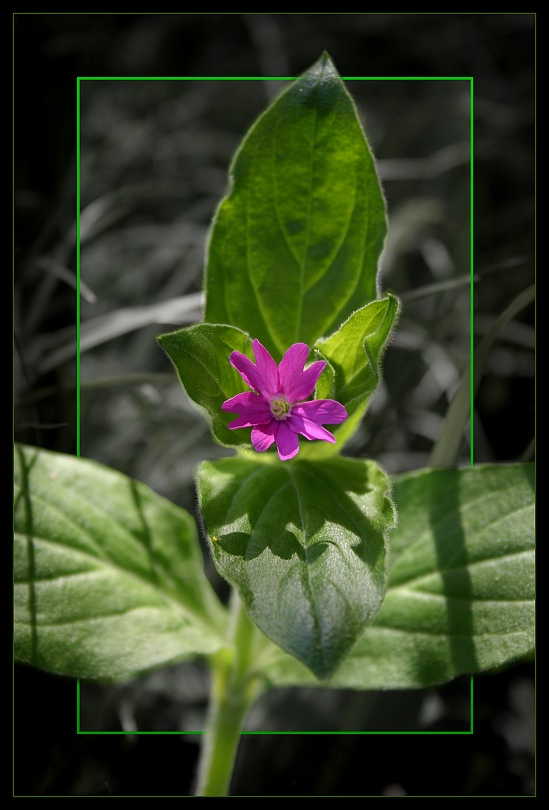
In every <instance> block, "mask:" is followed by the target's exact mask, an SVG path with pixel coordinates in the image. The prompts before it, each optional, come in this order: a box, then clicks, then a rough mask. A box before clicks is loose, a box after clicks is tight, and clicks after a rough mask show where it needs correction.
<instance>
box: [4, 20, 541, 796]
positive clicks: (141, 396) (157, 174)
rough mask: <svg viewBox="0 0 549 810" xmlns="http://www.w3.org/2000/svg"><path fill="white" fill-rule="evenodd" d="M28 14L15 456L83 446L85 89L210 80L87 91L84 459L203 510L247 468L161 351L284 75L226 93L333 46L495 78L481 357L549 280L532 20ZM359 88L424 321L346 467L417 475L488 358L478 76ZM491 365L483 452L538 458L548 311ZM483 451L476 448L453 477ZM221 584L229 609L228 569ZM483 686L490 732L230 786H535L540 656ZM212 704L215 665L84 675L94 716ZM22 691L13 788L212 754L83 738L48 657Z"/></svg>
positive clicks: (312, 710)
mask: <svg viewBox="0 0 549 810" xmlns="http://www.w3.org/2000/svg"><path fill="white" fill-rule="evenodd" d="M13 23H14V158H15V165H14V176H15V182H14V212H15V217H14V228H15V275H14V310H15V374H14V389H15V439H16V440H17V441H23V442H27V443H29V444H35V445H38V446H41V447H46V448H50V449H53V450H58V451H61V452H68V453H74V452H75V451H76V414H77V403H76V395H75V372H76V361H75V348H74V347H75V328H74V324H75V319H76V293H75V268H76V251H75V211H76V204H77V201H76V192H75V189H76V148H75V144H76V120H77V119H76V77H77V76H81V77H82V76H87V77H101V76H109V77H113V76H116V77H125V76H141V77H147V76H149V77H151V76H154V77H183V76H185V77H203V79H202V80H200V81H199V80H195V81H169V80H167V79H165V78H164V80H162V81H154V82H153V81H146V80H141V81H139V82H130V81H123V79H122V78H120V79H119V80H117V81H115V82H114V81H101V80H100V79H99V78H95V79H94V80H93V81H91V80H90V81H85V82H82V83H81V118H80V124H81V149H82V160H81V166H80V169H81V201H80V202H81V212H82V213H81V272H82V291H81V292H82V296H81V307H82V338H83V350H82V355H81V376H82V395H81V420H80V423H81V442H82V445H81V453H82V455H84V456H88V457H91V458H95V459H97V460H99V461H103V462H104V463H106V464H109V465H110V466H112V467H115V468H116V469H119V470H121V471H123V472H126V473H127V474H129V475H132V476H134V477H136V478H138V479H140V480H143V481H145V482H146V483H148V484H150V485H151V486H152V487H153V488H154V489H155V490H156V491H158V492H160V493H161V494H164V495H166V496H167V497H169V498H171V499H172V500H173V501H175V502H176V503H179V504H180V505H181V506H184V507H186V508H188V509H189V510H190V511H191V512H194V511H195V503H194V500H195V496H194V491H193V479H192V476H193V470H194V468H195V465H196V463H197V462H198V461H200V460H201V459H203V458H214V457H216V456H218V455H222V454H224V453H226V452H227V451H225V450H223V449H222V448H218V447H216V446H215V445H213V443H212V441H211V439H210V435H209V432H208V430H207V427H206V425H205V422H204V421H203V420H202V418H201V417H200V416H199V415H197V414H196V412H195V411H194V410H193V409H192V408H191V407H190V406H189V405H188V404H187V402H186V401H185V398H184V396H183V394H182V392H181V390H180V388H179V386H178V384H177V382H176V380H175V377H174V375H173V373H172V371H171V368H170V366H169V364H168V363H167V361H166V358H165V357H164V356H163V354H162V352H161V351H160V350H159V348H158V346H157V344H156V340H155V338H156V335H158V334H159V333H161V332H163V331H168V330H170V329H173V328H175V327H177V326H180V325H182V324H183V323H185V322H190V321H193V320H198V319H199V318H200V309H199V307H197V306H194V308H193V306H191V309H190V311H189V314H188V315H187V316H185V315H184V314H183V312H184V304H185V302H190V303H191V304H193V303H194V302H195V298H194V297H193V296H196V295H197V294H198V293H199V292H200V288H201V282H202V272H203V264H204V259H203V256H204V244H205V240H206V237H207V229H208V225H209V222H210V219H211V216H212V213H213V211H214V209H215V207H216V205H217V204H218V202H219V200H220V198H221V197H222V196H223V194H224V193H225V190H226V183H227V168H228V165H229V162H230V159H231V156H232V154H233V153H234V150H235V148H236V147H237V145H238V143H239V141H240V139H241V138H242V136H243V135H244V134H245V131H246V129H247V127H249V125H250V124H251V123H252V122H253V120H254V119H255V118H256V116H257V115H258V114H259V113H261V111H262V110H263V109H264V108H265V106H266V105H267V104H268V103H269V101H270V99H272V97H273V94H274V93H276V92H277V91H278V90H279V89H280V88H281V87H282V86H283V83H282V82H275V81H269V82H262V81H256V82H249V81H247V82H245V81H238V80H236V79H235V80H234V81H219V80H218V81H206V77H225V76H232V77H239V76H256V77H261V76H297V75H299V74H300V73H301V72H303V71H304V70H306V69H307V68H308V67H309V66H310V65H311V64H312V63H313V62H315V61H316V60H317V59H318V57H319V56H320V54H321V52H322V51H323V50H327V51H328V52H329V53H330V55H331V57H332V58H333V60H334V62H335V64H336V67H337V69H338V71H339V73H340V74H341V75H342V76H345V77H350V76H365V77H434V76H436V77H469V76H472V77H474V110H475V117H474V131H475V163H474V178H475V181H474V188H475V198H474V214H475V217H474V223H475V227H474V237H475V238H474V268H475V298H474V300H475V318H474V340H475V344H477V345H478V343H479V342H480V341H481V340H482V338H483V336H484V335H486V333H487V332H489V330H490V328H491V327H492V325H493V324H494V321H495V319H496V318H497V317H498V316H499V315H500V314H501V312H503V311H504V310H505V308H506V307H507V306H509V305H510V304H511V303H512V302H513V301H514V300H515V299H516V297H517V295H519V294H520V293H521V292H522V291H524V290H525V289H526V288H528V287H529V286H530V285H531V284H532V283H533V280H534V180H535V163H534V160H535V155H534V110H535V108H534V101H535V98H534V92H535V90H534V80H535V57H534V46H535V17H534V15H532V14H409V15H405V14H328V15H325V14H293V15H290V14H272V15H271V14H251V15H241V14H224V15H217V14H178V15H169V14H148V15H131V14H130V15H122V14H110V15H108V14H15V15H14V18H13ZM347 87H348V89H349V91H350V92H351V94H352V96H353V98H354V99H355V102H356V104H357V110H358V113H359V116H360V117H361V120H362V122H363V124H364V127H365V131H366V133H367V136H368V139H369V141H370V144H371V146H372V149H373V152H374V155H375V156H376V159H377V161H378V169H379V174H380V177H381V179H382V183H383V186H384V191H385V194H386V198H387V205H388V211H389V220H390V236H389V241H388V245H387V250H386V253H385V256H384V259H383V263H382V272H381V276H380V284H381V287H382V288H383V289H387V288H390V289H392V290H393V291H394V292H395V293H396V294H397V295H398V296H399V297H400V298H401V299H402V300H403V304H404V308H403V314H402V318H401V322H400V326H399V329H398V332H397V334H396V336H395V339H394V341H393V343H392V345H391V347H390V349H389V351H388V353H387V356H386V361H385V376H384V382H383V386H382V387H381V389H380V391H379V392H378V395H377V396H376V398H375V400H374V402H373V404H372V405H371V407H370V410H369V412H368V417H367V419H365V421H364V424H363V426H362V428H361V430H360V431H359V432H358V434H357V436H356V437H355V438H354V439H353V442H352V444H351V445H350V446H349V448H348V450H347V452H348V453H349V454H352V455H356V456H360V457H374V458H376V459H378V460H379V461H380V462H381V463H382V464H383V466H385V468H386V469H387V470H388V471H389V472H390V473H399V472H403V471H406V470H410V469H416V468H419V467H422V466H427V465H428V464H429V457H430V454H431V451H432V449H433V446H434V444H435V442H436V440H437V438H438V436H439V435H440V430H441V427H442V425H443V423H444V418H445V415H446V412H447V409H448V404H449V402H450V401H451V399H452V396H453V393H454V391H455V388H456V385H457V383H458V381H459V379H460V378H461V377H462V375H463V373H464V371H465V370H466V368H467V365H468V357H469V326H470V324H469V288H468V278H469V151H468V143H469V82H468V81H449V80H440V79H439V80H438V81H426V80H419V79H416V80H414V81H403V80H402V79H400V80H396V79H394V80H392V81H380V80H379V79H378V80H377V81H375V80H372V81H348V82H347ZM432 285H435V287H434V288H433V286H432ZM187 296H188V297H187ZM174 302H175V304H174ZM143 307H149V309H145V310H143ZM150 307H155V309H154V310H153V309H150ZM86 341H87V342H86ZM483 372H484V373H483V378H482V383H481V386H480V389H479V392H478V395H477V399H476V408H475V414H474V437H475V448H474V457H475V461H477V462H479V463H480V462H509V461H517V460H531V459H532V458H533V447H534V445H533V436H534V307H533V305H532V304H530V305H529V306H527V307H525V308H523V309H522V310H521V311H520V312H519V313H518V315H517V316H516V317H515V318H514V319H513V320H512V321H511V323H509V324H508V325H507V326H506V327H505V329H503V330H502V331H501V332H500V333H499V334H498V340H497V341H496V342H495V344H494V346H493V348H492V351H491V353H490V356H489V359H488V362H487V364H486V367H485V368H484V370H483ZM468 462H469V446H468V432H467V431H466V432H465V433H464V438H463V441H462V444H461V447H460V449H459V453H458V455H457V457H456V458H454V459H451V460H449V461H448V463H458V464H462V465H466V464H467V463H468ZM207 572H208V574H209V576H210V577H211V580H212V583H213V584H214V587H216V588H217V589H218V591H219V593H220V595H222V596H224V589H223V583H221V582H220V581H219V578H218V577H217V575H216V573H215V571H214V570H213V569H212V567H211V565H210V564H209V561H208V562H207ZM474 691H475V699H474V707H475V733H474V735H463V736H457V735H454V736H451V735H445V736H438V735H435V736H428V735H426V736H413V737H411V736H406V735H401V736H395V735H375V736H356V735H351V736H345V737H342V736H292V737H289V736H284V735H283V736H273V735H264V736H253V737H251V736H245V737H243V739H242V744H241V749H240V752H239V758H238V761H237V768H236V772H235V779H234V783H233V791H232V792H233V794H234V795H243V796H251V795H259V796H263V795H265V796H268V795H271V796H280V795H313V796H316V795H327V796H338V795H341V796H360V795H428V796H432V795H458V796H465V795H481V796H484V795H493V796H512V795H518V796H528V795H532V794H533V791H534V765H533V762H534V732H533V714H534V709H533V699H534V680H533V664H527V663H521V664H519V665H517V666H515V667H512V668H509V669H507V670H504V671H502V672H499V673H492V674H485V675H482V676H477V677H475V679H474ZM206 696H207V683H206V681H205V675H204V673H203V671H202V670H201V669H200V667H198V666H197V665H183V666H181V667H175V668H171V669H170V670H167V671H165V672H163V673H155V674H154V675H151V676H150V677H149V678H146V679H143V680H142V681H140V682H137V683H134V684H122V685H118V686H111V687H106V686H100V685H85V684H84V685H83V692H82V712H83V717H82V721H83V727H84V728H98V729H102V730H124V731H130V730H132V729H133V728H138V729H141V730H174V731H177V730H189V729H196V728H200V723H201V722H202V714H203V709H204V705H205V700H206ZM468 696H469V679H468V678H465V679H457V680H456V681H455V682H453V683H451V684H447V685H445V686H442V687H441V688H440V689H437V690H430V691H429V692H426V693H422V692H419V693H376V694H365V695H362V694H358V695H357V694H354V693H351V694H349V693H343V694H341V693H337V692H335V691H334V690H330V691H326V692H322V693H321V692H316V691H315V690H277V691H276V692H273V693H271V694H270V695H267V696H266V697H265V698H264V699H262V701H260V703H259V704H258V706H257V707H256V711H255V713H254V715H253V716H252V717H251V718H250V728H255V729H261V730H278V731H285V730H288V729H289V728H292V729H296V728H297V729H302V730H312V729H315V730H331V729H337V730H351V729H356V728H360V729H364V730H421V731H434V730H446V731H454V730H463V729H466V728H468V718H469V716H468V706H469V702H468ZM14 697H15V710H14V774H15V776H14V795H17V796H20V795H33V796H40V795H61V796H73V795H77V796H84V795H91V796H101V795H138V796H139V795H142V796H143V795H155V796H170V795H172V796H176V795H189V794H190V792H191V790H192V778H193V773H194V768H195V765H196V759H197V755H198V747H197V742H198V740H199V738H198V737H196V736H177V735H175V736H149V737H147V736H140V737H136V736H133V737H132V736H131V735H129V734H127V735H121V736H76V734H75V723H76V717H75V706H76V688H75V683H74V682H73V681H71V680H68V679H64V678H61V677H57V676H54V675H49V674H45V673H42V672H38V671H34V670H32V669H30V668H26V667H19V666H17V667H16V668H15V688H14ZM86 724H87V725H86Z"/></svg>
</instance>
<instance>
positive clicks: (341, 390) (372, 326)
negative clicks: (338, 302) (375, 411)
mask: <svg viewBox="0 0 549 810" xmlns="http://www.w3.org/2000/svg"><path fill="white" fill-rule="evenodd" d="M399 310H400V304H399V302H398V300H397V299H396V298H395V297H394V296H393V295H391V294H390V293H388V294H387V296H386V297H385V298H382V299H381V300H379V301H372V302H371V303H370V304H367V305H366V306H365V307H362V309H359V310H358V311H357V312H355V313H353V314H352V315H351V317H350V318H348V319H347V320H346V321H345V323H344V324H342V325H341V326H340V328H339V329H338V330H337V332H334V334H333V335H331V336H330V337H328V338H321V339H320V340H318V341H317V342H316V344H315V347H314V348H315V353H316V355H317V356H318V357H319V358H320V359H324V360H327V361H328V363H329V367H330V374H333V376H334V382H333V385H332V393H331V395H330V396H332V397H333V399H336V400H337V401H338V402H341V404H342V405H344V406H345V408H346V409H347V413H348V415H349V417H348V419H347V421H346V422H344V423H343V424H342V425H341V427H339V428H337V429H336V430H335V431H334V435H335V436H336V439H337V440H338V447H341V443H342V442H343V441H345V440H346V439H347V438H349V436H350V435H351V434H352V433H353V432H354V429H355V428H356V425H357V423H358V422H359V421H360V419H361V418H362V417H363V415H364V412H365V411H366V408H367V406H368V402H369V401H370V399H371V397H372V394H373V393H374V391H375V390H376V388H377V386H378V383H379V381H380V379H381V361H382V358H383V353H384V351H385V348H386V347H387V343H388V340H389V338H390V336H391V334H392V332H393V330H394V328H395V325H396V321H397V318H398V315H399Z"/></svg>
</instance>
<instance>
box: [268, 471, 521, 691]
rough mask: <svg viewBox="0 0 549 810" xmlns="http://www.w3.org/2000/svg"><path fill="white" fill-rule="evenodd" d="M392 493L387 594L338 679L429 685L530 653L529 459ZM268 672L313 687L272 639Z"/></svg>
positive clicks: (280, 680)
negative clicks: (395, 519) (395, 517)
mask: <svg viewBox="0 0 549 810" xmlns="http://www.w3.org/2000/svg"><path fill="white" fill-rule="evenodd" d="M393 496H394V499H395V502H396V505H397V509H398V514H399V526H398V528H397V529H396V530H395V531H394V532H393V533H392V534H391V558H392V563H391V574H390V578H389V586H388V588H387V593H386V596H385V600H384V603H383V605H382V607H381V609H380V611H379V613H378V614H377V616H376V619H375V621H374V623H373V625H372V626H371V627H369V628H368V629H367V630H366V632H365V633H364V634H363V635H362V637H361V638H360V640H359V641H358V643H357V645H356V646H355V647H354V649H353V650H352V651H351V653H350V654H349V656H348V657H347V658H346V659H345V661H344V662H343V664H342V666H341V667H340V668H339V669H338V670H337V672H336V673H335V674H334V676H333V678H332V679H331V681H330V686H333V687H339V688H348V689H398V688H418V687H419V688H421V687H427V686H432V685H434V684H439V683H443V682H445V681H448V680H450V679H452V678H454V677H456V676H457V675H462V674H465V673H476V672H481V671H484V670H490V669H494V668H498V667H501V666H504V665H508V664H510V663H513V662H514V661H518V660H521V659H524V658H526V657H528V656H531V655H532V653H533V651H534V468H533V465H531V464H516V465H480V466H478V467H473V468H467V469H459V470H458V469H448V470H421V471H419V472H415V473H409V474H406V475H402V476H399V477H398V478H397V479H396V480H395V482H394V490H393ZM262 671H263V673H264V675H265V676H266V677H267V678H268V679H269V681H270V683H271V685H273V686H289V685H300V684H301V685H304V684H308V685H312V684H314V679H313V678H311V676H310V673H308V672H307V670H306V669H305V668H304V667H303V666H300V665H299V664H298V663H297V662H296V661H295V660H293V659H292V658H290V657H289V656H285V655H284V654H283V653H282V652H281V651H280V650H278V649H277V648H275V647H274V646H273V647H272V648H271V650H270V652H269V654H268V656H267V657H266V659H265V660H264V662H263V664H262Z"/></svg>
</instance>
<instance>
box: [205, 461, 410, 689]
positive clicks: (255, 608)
mask: <svg viewBox="0 0 549 810" xmlns="http://www.w3.org/2000/svg"><path fill="white" fill-rule="evenodd" d="M197 483H198V494H199V502H200V507H201V509H202V513H203V517H204V521H205V525H206V529H207V532H208V539H209V542H210V547H211V550H212V554H213V558H214V560H215V563H216V566H217V568H218V571H219V573H220V574H221V575H222V576H223V577H224V578H225V579H226V580H228V582H230V583H231V584H232V585H234V586H235V587H236V588H237V589H238V591H239V593H240V597H241V599H242V601H243V604H244V605H245V607H246V609H247V611H248V613H249V615H250V616H251V618H252V619H253V621H254V622H255V623H256V624H257V625H258V626H259V628H260V629H261V630H262V631H263V632H264V633H265V634H266V635H267V636H268V637H269V638H270V639H272V640H273V641H274V642H275V643H276V644H278V645H279V646H280V647H281V648H282V649H284V650H286V651H287V652H289V653H290V654H291V655H293V656H295V657H296V658H297V659H299V660H300V661H302V662H303V663H304V664H305V665H306V666H307V667H308V668H309V669H310V670H311V671H312V672H313V673H314V674H315V675H316V676H317V677H318V678H322V679H326V678H328V677H329V676H330V675H331V674H332V673H333V672H334V670H335V669H336V668H337V667H338V666H339V664H340V663H341V661H342V659H343V658H344V657H345V655H346V654H347V653H348V652H349V650H350V649H351V648H352V647H353V645H354V644H355V642H356V640H357V638H358V637H359V636H360V635H361V634H362V632H363V631H364V628H365V627H366V626H367V625H368V624H369V623H370V622H371V621H372V620H373V619H374V617H375V615H376V613H377V611H378V609H379V606H380V604H381V601H382V599H383V596H384V593H385V587H386V583H387V539H388V533H389V530H390V529H391V528H392V527H393V525H394V522H395V514H394V508H393V504H392V502H391V500H390V498H389V495H388V489H389V486H388V479H387V477H386V476H385V474H384V473H383V472H382V471H381V470H380V469H379V467H378V466H377V465H376V464H375V463H374V462H370V461H359V460H351V459H344V458H330V459H326V460H324V461H323V462H322V463H318V462H317V463H312V462H308V461H301V460H299V461H298V460H295V461H292V462H291V463H285V464H281V463H277V462H274V463H269V462H267V463H266V462H264V461H263V460H255V459H254V460H248V459H243V458H228V459H221V460H218V461H215V462H204V463H203V464H202V465H201V466H200V467H199V470H198V482H197Z"/></svg>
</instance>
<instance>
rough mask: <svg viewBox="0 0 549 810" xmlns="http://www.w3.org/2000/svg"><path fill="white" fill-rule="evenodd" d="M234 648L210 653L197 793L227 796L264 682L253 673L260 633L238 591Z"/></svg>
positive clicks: (234, 602)
mask: <svg viewBox="0 0 549 810" xmlns="http://www.w3.org/2000/svg"><path fill="white" fill-rule="evenodd" d="M231 614H232V623H231V632H230V635H231V641H232V645H233V646H232V647H231V648H224V649H222V650H219V651H218V652H217V653H214V655H212V656H211V658H210V662H211V666H212V689H211V698H210V706H209V710H208V717H207V720H206V729H205V732H204V736H203V738H202V751H201V755H200V762H199V766H198V784H197V788H196V792H195V795H196V796H228V795H229V787H230V783H231V777H232V774H233V770H234V763H235V760H236V754H237V749H238V744H239V742H240V732H241V731H242V729H243V728H244V723H245V722H246V718H247V716H248V713H249V711H250V709H251V708H252V706H253V704H254V703H255V701H256V700H257V698H258V697H259V695H260V693H261V681H260V679H259V678H258V677H257V676H253V675H252V674H251V668H252V666H253V662H254V659H255V657H256V653H257V648H258V646H259V645H261V643H262V640H261V636H260V634H259V632H258V630H257V628H256V627H255V625H254V624H253V623H252V622H251V621H250V619H249V618H248V616H247V615H246V613H245V612H244V610H243V608H242V606H241V604H240V599H239V598H238V595H237V593H236V592H233V594H232V603H231Z"/></svg>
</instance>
